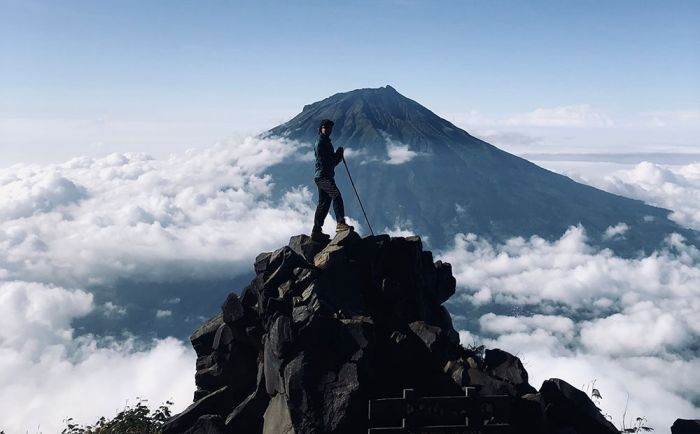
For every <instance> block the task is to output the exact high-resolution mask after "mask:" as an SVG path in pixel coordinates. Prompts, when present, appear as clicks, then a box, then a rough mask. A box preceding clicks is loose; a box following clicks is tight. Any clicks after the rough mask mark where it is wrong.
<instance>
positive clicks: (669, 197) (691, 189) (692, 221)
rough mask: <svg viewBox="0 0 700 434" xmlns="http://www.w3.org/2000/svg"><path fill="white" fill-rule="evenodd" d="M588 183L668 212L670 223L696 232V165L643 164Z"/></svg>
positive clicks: (699, 189) (699, 205)
mask: <svg viewBox="0 0 700 434" xmlns="http://www.w3.org/2000/svg"><path fill="white" fill-rule="evenodd" d="M591 183H592V184H593V185H594V186H596V187H599V188H602V189H603V190H606V191H609V192H611V193H616V194H620V195H623V196H627V197H631V198H634V199H640V200H643V201H645V202H647V203H649V204H652V205H656V206H660V207H663V208H668V209H671V210H673V213H671V215H670V216H669V217H670V218H671V219H673V220H675V221H676V222H678V223H679V224H681V225H683V226H686V227H690V228H693V229H696V230H700V162H698V163H692V164H687V165H684V166H666V165H660V164H654V163H649V162H643V163H639V164H637V165H636V166H635V167H633V168H632V169H628V170H619V171H616V172H613V173H611V174H609V175H608V176H605V177H604V178H603V179H593V180H591Z"/></svg>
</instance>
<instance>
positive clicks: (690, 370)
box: [440, 227, 700, 431]
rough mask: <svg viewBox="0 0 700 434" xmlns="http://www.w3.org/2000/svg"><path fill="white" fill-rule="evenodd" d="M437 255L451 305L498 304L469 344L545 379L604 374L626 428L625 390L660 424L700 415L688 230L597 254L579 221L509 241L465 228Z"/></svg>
mask: <svg viewBox="0 0 700 434" xmlns="http://www.w3.org/2000/svg"><path fill="white" fill-rule="evenodd" d="M611 233H616V234H620V233H622V231H621V229H620V228H617V229H615V228H612V229H611ZM440 257H441V259H443V260H447V261H449V262H450V263H452V267H453V270H454V273H455V276H456V278H457V282H458V286H459V290H458V293H457V295H456V296H455V298H454V300H453V301H451V302H450V304H451V305H450V307H451V310H452V311H453V312H454V311H455V310H457V309H459V310H461V311H465V307H466V306H472V307H473V308H482V309H483V308H486V309H489V310H493V311H494V312H495V311H498V312H501V313H500V314H497V313H486V314H481V316H480V317H479V318H478V324H477V325H476V326H475V327H472V328H471V329H469V330H463V331H462V332H461V338H462V342H463V343H464V344H472V343H473V342H474V341H478V342H482V343H485V344H486V345H487V347H500V348H503V349H505V350H508V351H510V352H513V353H517V354H518V355H519V356H520V357H521V358H522V359H523V361H524V363H525V364H526V368H527V369H528V371H529V372H530V374H531V378H532V382H533V384H534V385H535V386H536V387H539V385H540V384H541V382H542V381H543V380H545V379H547V378H550V377H560V378H563V379H565V380H567V381H569V382H571V383H572V384H574V385H575V386H577V387H582V386H585V385H586V384H588V385H590V383H591V382H592V381H593V380H597V383H596V384H597V386H596V387H597V388H599V389H600V390H601V392H602V393H603V396H604V400H603V402H602V403H601V406H602V408H603V409H604V410H605V411H607V412H608V413H609V414H610V415H611V417H612V418H613V421H614V422H615V423H616V424H617V425H618V426H619V425H621V424H622V419H621V418H622V414H623V412H624V408H625V406H626V405H627V396H628V394H629V411H628V417H629V416H630V415H632V416H633V417H636V416H645V417H647V418H648V419H649V422H650V423H651V424H652V426H654V427H655V428H656V429H657V431H663V430H665V429H667V428H668V427H669V426H670V425H671V423H672V422H673V420H675V419H676V418H678V417H696V415H697V414H698V411H700V408H698V406H697V404H698V403H699V402H700V393H698V390H700V378H699V377H698V376H697V375H695V374H694V373H695V372H697V369H700V347H699V346H698V342H700V319H698V316H697V312H698V311H699V310H700V251H698V249H697V248H695V247H693V246H689V245H687V244H685V243H684V240H683V239H682V238H681V237H680V236H677V235H674V236H671V237H669V238H668V239H667V241H666V247H665V248H664V249H662V250H660V251H658V252H655V253H654V254H652V255H649V256H647V257H641V258H634V259H624V258H619V257H616V256H614V255H613V254H612V253H611V252H610V251H608V250H603V251H597V250H594V249H593V248H592V247H591V246H590V245H589V244H588V239H587V237H586V234H585V230H584V229H583V228H582V227H572V228H570V229H569V230H568V231H567V232H566V233H565V234H564V235H563V236H562V238H561V239H559V240H557V241H554V242H548V241H546V240H543V239H541V238H539V237H532V238H531V239H527V240H526V239H522V238H516V239H512V240H510V241H508V242H507V243H505V244H503V245H491V244H489V243H488V242H486V241H484V240H482V239H480V238H479V237H477V236H475V235H472V234H469V235H462V234H460V235H457V236H456V237H455V244H454V247H453V248H452V249H451V250H449V251H447V252H444V253H442V254H441V255H440ZM468 310H469V309H466V311H468ZM472 310H474V309H472ZM474 311H477V310H474ZM650 391H653V393H650ZM627 422H628V426H629V420H627Z"/></svg>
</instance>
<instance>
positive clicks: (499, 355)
mask: <svg viewBox="0 0 700 434" xmlns="http://www.w3.org/2000/svg"><path fill="white" fill-rule="evenodd" d="M484 364H485V368H486V370H487V372H488V373H489V375H491V376H492V377H495V378H498V379H499V380H502V381H505V382H508V383H510V384H512V385H513V386H515V390H516V393H518V395H525V394H527V393H536V392H537V390H536V389H535V388H534V387H532V386H530V383H528V374H527V371H526V370H525V367H524V366H523V364H522V362H521V361H520V359H519V358H517V357H515V356H514V355H512V354H509V353H507V352H505V351H503V350H499V349H493V350H486V351H485V356H484Z"/></svg>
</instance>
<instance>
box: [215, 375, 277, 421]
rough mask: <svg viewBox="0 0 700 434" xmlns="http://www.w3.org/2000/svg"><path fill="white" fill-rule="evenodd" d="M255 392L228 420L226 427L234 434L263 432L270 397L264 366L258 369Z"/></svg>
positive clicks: (237, 407) (239, 405) (234, 410)
mask: <svg viewBox="0 0 700 434" xmlns="http://www.w3.org/2000/svg"><path fill="white" fill-rule="evenodd" d="M256 378H257V380H256V386H255V390H254V391H253V392H252V393H251V394H250V395H248V397H247V398H246V399H244V400H243V402H241V403H240V404H238V406H236V408H234V409H233V411H232V412H231V414H229V415H228V417H227V418H226V422H225V424H226V427H227V428H228V429H229V431H231V432H234V433H239V432H240V433H251V434H257V433H260V432H261V431H262V426H263V415H264V413H265V409H266V408H267V404H268V402H269V401H270V396H269V395H268V394H267V392H266V391H265V374H264V368H263V366H262V365H261V366H259V367H258V374H257V377H256Z"/></svg>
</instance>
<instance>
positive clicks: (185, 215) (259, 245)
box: [0, 138, 700, 432]
mask: <svg viewBox="0 0 700 434" xmlns="http://www.w3.org/2000/svg"><path fill="white" fill-rule="evenodd" d="M394 145H396V144H394ZM392 146H393V145H392ZM387 151H388V158H389V160H387V162H389V161H391V159H394V160H395V161H394V162H395V163H397V164H400V163H405V162H407V161H409V160H410V159H411V158H414V157H415V156H416V155H413V154H411V153H410V152H411V151H410V150H408V153H407V152H406V150H404V149H402V148H401V146H400V144H399V145H396V146H394V147H393V148H392V147H391V146H390V145H388V147H387ZM392 152H393V155H392ZM298 157H299V156H298V155H296V154H295V153H294V147H293V144H290V143H287V142H284V141H272V140H260V139H253V138H247V139H242V140H239V141H235V142H230V143H226V144H221V145H218V146H214V147H211V148H207V149H201V150H192V151H188V152H186V153H182V154H177V155H172V156H171V157H169V158H168V159H165V160H155V159H153V158H151V157H149V156H147V155H144V154H112V155H110V156H107V157H104V158H98V159H93V158H85V157H81V158H76V159H73V160H70V161H68V162H66V163H64V164H55V165H45V166H36V165H17V166H13V167H11V168H7V169H2V170H0V197H2V198H3V200H2V201H0V202H1V203H0V252H1V253H2V255H0V368H1V369H0V399H2V400H3V402H5V403H7V404H6V405H5V407H4V408H3V411H4V412H7V415H9V416H6V415H3V417H2V423H3V424H4V425H2V426H0V429H5V430H8V431H9V432H15V431H18V432H23V431H24V430H30V431H31V430H33V429H34V428H35V427H36V426H37V425H39V424H40V425H41V429H42V430H43V431H45V432H53V431H57V430H59V429H58V427H59V426H60V422H61V420H62V419H63V418H65V417H67V416H72V417H74V418H76V419H77V420H78V421H80V422H84V423H86V422H91V421H93V420H94V419H95V418H96V417H97V416H100V415H106V416H110V415H113V414H114V413H115V411H116V410H117V409H119V408H121V407H123V406H124V404H125V402H126V401H127V400H133V399H134V398H135V397H136V396H142V397H146V398H148V399H150V401H151V402H152V403H154V404H159V403H161V402H163V401H165V400H166V399H174V400H175V402H176V407H177V408H178V409H180V408H183V407H184V406H185V405H187V404H188V402H189V401H190V400H191V397H192V395H191V394H192V391H193V388H194V385H193V375H192V374H193V372H192V371H193V369H194V354H193V353H192V351H191V350H190V349H189V344H187V343H182V342H180V341H177V340H175V339H160V340H148V341H144V340H143V339H142V338H139V337H136V336H93V335H91V334H90V333H85V331H81V332H80V333H78V332H77V331H75V330H73V328H72V326H71V324H72V321H73V320H74V319H76V318H82V317H85V316H86V315H90V314H94V313H95V312H99V313H101V314H102V315H104V316H105V317H106V318H120V317H124V316H125V315H128V310H127V308H125V307H124V306H122V305H120V304H118V303H115V302H111V301H106V302H104V303H103V302H102V301H100V302H99V304H98V303H97V302H96V301H95V297H93V295H92V294H90V292H89V291H88V289H87V288H89V287H90V286H92V285H109V284H110V283H113V282H115V281H116V280H118V279H123V278H125V277H127V278H133V279H140V280H146V281H153V282H168V281H178V280H180V279H185V278H198V279H217V278H228V277H232V276H236V275H238V274H240V273H241V272H244V271H249V269H250V262H251V260H252V258H253V257H254V256H255V255H256V254H257V253H258V252H260V251H264V250H270V249H274V248H277V247H279V246H280V245H282V244H285V243H286V242H287V240H288V238H289V236H290V235H292V234H295V233H300V232H307V231H308V230H309V227H308V226H309V222H310V221H311V220H312V212H313V197H312V195H311V193H309V192H308V191H307V190H293V191H289V192H287V193H286V194H285V195H284V196H282V197H281V198H279V199H274V198H273V197H272V196H271V191H272V186H273V182H274V180H273V179H270V178H269V177H268V176H266V175H264V171H265V169H266V168H267V167H269V166H270V165H273V164H276V163H277V162H279V161H282V160H283V159H285V158H298ZM698 178H700V176H699V175H698V168H697V167H696V165H689V166H686V167H684V168H681V169H679V168H667V167H661V166H655V165H651V166H649V165H640V166H638V167H637V168H635V169H634V170H631V171H629V172H624V173H623V172H620V173H616V174H613V175H611V176H610V177H609V178H608V179H606V181H605V182H607V184H606V189H608V190H614V192H618V193H623V194H627V195H632V196H634V197H639V198H642V199H645V200H647V201H651V202H652V203H655V202H653V201H657V202H656V203H657V204H660V205H663V206H669V207H671V208H673V209H674V210H675V213H676V214H674V215H676V216H677V218H678V219H685V220H683V221H688V222H691V223H692V222H698V221H700V220H697V219H696V214H695V212H696V211H697V209H696V208H695V205H693V203H700V200H698V201H695V202H693V200H692V199H693V198H695V197H696V195H697V192H698V191H700V187H698V185H699V184H698ZM615 189H616V190H615ZM642 196H643V197H642ZM689 199H691V200H689ZM280 222H283V224H281V223H280ZM332 224H333V223H332V221H330V219H328V221H327V225H328V227H327V228H326V230H327V231H330V230H331V229H332ZM692 224H696V223H692ZM627 229H628V228H627V227H626V226H625V225H622V224H621V225H616V226H612V227H610V228H609V230H608V235H609V236H610V237H611V238H623V237H624V236H625V232H626V230H627ZM391 231H392V232H393V234H395V235H403V234H407V233H409V231H406V230H405V229H404V228H401V227H395V228H393V229H392V230H391ZM441 256H442V259H445V260H447V261H449V262H451V263H452V264H453V268H454V271H455V275H456V277H457V280H458V282H459V286H460V290H459V292H458V294H457V295H456V296H455V299H454V300H453V301H451V305H450V306H451V309H452V312H453V314H457V315H463V314H464V313H465V312H466V311H467V310H466V309H463V308H464V307H465V306H471V307H472V308H475V309H482V314H480V315H479V316H478V317H477V318H476V321H475V322H474V323H475V324H476V326H475V327H474V328H473V329H470V330H468V331H467V330H464V331H463V332H462V336H463V339H464V342H465V343H471V340H472V339H480V340H482V341H484V342H485V343H487V344H488V345H490V346H501V347H502V348H504V349H506V350H508V351H511V352H515V353H518V352H519V354H520V355H521V356H522V357H523V359H524V361H525V362H526V364H527V368H528V370H529V371H530V373H531V374H532V377H533V379H534V381H533V383H537V382H539V381H541V380H543V379H545V378H546V377H547V376H559V377H562V378H564V379H567V381H570V382H572V383H573V384H574V385H577V386H580V385H582V384H584V383H587V382H590V381H592V379H594V378H597V379H598V387H599V388H600V389H601V391H602V392H603V394H604V397H605V401H604V402H603V403H602V406H603V407H604V408H605V409H606V410H607V411H608V412H609V413H611V414H612V415H613V416H614V417H617V418H619V414H620V409H621V408H622V407H623V406H624V401H625V399H626V393H628V392H629V394H630V414H632V413H634V414H635V415H637V414H638V415H645V416H647V417H648V418H649V419H650V421H652V423H654V424H656V425H655V426H656V427H657V430H662V429H663V428H664V427H666V426H668V424H669V420H670V418H675V417H682V416H687V417H692V416H693V412H695V413H694V414H697V408H696V407H694V406H693V404H692V403H693V402H695V403H696V404H697V402H700V397H699V396H698V394H697V392H696V391H697V390H700V384H697V383H698V382H697V381H696V379H697V376H696V375H694V373H695V372H697V369H698V368H700V366H699V365H698V364H699V362H698V351H700V349H699V348H698V345H697V342H698V337H699V335H700V322H699V321H698V320H697V319H695V318H696V317H697V315H694V312H697V311H699V310H700V296H699V295H698V288H700V271H699V270H700V267H698V265H699V263H700V253H699V252H698V250H697V249H695V248H694V247H691V246H689V245H687V244H686V243H685V242H684V240H683V239H681V238H680V237H678V236H673V237H670V238H669V239H668V240H667V243H666V247H665V248H664V249H663V250H661V251H658V252H656V253H654V254H653V255H650V256H648V257H643V258H636V259H623V258H618V257H616V256H614V255H613V254H612V252H610V251H596V250H594V249H593V248H592V247H590V246H589V245H588V243H587V238H586V234H585V229H584V228H582V227H573V228H571V229H570V230H569V231H568V232H567V233H566V234H565V235H564V236H563V237H562V238H561V239H560V240H557V241H555V242H547V241H545V240H543V239H540V238H538V237H533V238H531V239H521V238H516V239H512V240H510V241H509V242H507V243H506V244H504V245H491V244H489V243H488V242H486V241H484V240H482V239H480V238H479V237H477V236H475V235H471V234H468V235H458V236H457V237H456V238H455V244H454V248H452V249H451V250H449V251H447V252H443V253H442V254H441ZM178 302H179V300H172V301H171V303H172V305H170V304H168V302H166V303H165V304H164V305H163V306H161V307H160V308H159V310H154V311H153V313H152V316H153V318H154V320H157V321H162V322H167V321H172V320H173V319H174V316H175V315H174V314H173V312H174V310H172V309H171V307H172V306H173V305H175V304H177V303H178ZM460 303H461V304H460ZM455 308H459V309H461V310H460V311H455V310H454V309H455ZM487 312H490V313H487ZM175 320H179V318H175ZM173 379H175V380H173ZM687 379H690V380H687ZM537 385H538V384H537ZM648 390H655V391H656V393H657V394H656V395H655V396H653V397H650V396H649V395H648V393H646V392H645V391H648ZM105 391H109V393H108V394H106V393H105ZM660 398H661V399H660ZM57 402H60V403H62V404H61V405H59V406H57V405H55V404H56V403H57ZM40 410H41V411H40ZM37 414H41V415H42V417H41V419H37V416H36V415H37Z"/></svg>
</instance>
